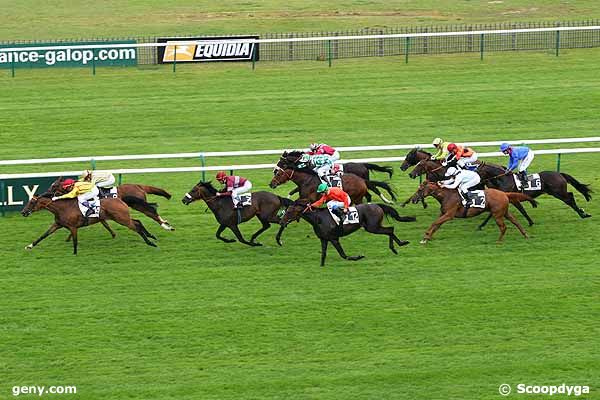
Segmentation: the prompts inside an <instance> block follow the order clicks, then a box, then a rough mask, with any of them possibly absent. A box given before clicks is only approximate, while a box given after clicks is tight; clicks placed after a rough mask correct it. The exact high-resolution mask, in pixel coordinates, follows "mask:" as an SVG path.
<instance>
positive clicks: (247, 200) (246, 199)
mask: <svg viewBox="0 0 600 400" xmlns="http://www.w3.org/2000/svg"><path fill="white" fill-rule="evenodd" d="M238 197H239V202H237V201H236V199H235V198H234V197H232V198H231V199H232V200H233V207H234V208H237V207H238V206H240V207H246V206H250V205H252V193H244V194H241V195H239V196H238Z"/></svg>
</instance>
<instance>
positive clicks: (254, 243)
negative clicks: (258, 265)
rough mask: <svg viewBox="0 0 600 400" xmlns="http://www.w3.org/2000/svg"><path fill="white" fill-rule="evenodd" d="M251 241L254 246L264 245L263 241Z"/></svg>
mask: <svg viewBox="0 0 600 400" xmlns="http://www.w3.org/2000/svg"><path fill="white" fill-rule="evenodd" d="M250 243H252V246H254V247H259V246H262V245H263V244H262V243H259V242H250Z"/></svg>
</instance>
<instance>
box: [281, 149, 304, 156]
mask: <svg viewBox="0 0 600 400" xmlns="http://www.w3.org/2000/svg"><path fill="white" fill-rule="evenodd" d="M283 154H284V157H286V156H293V157H300V156H302V154H304V152H303V151H300V150H292V151H286V152H285V153H283Z"/></svg>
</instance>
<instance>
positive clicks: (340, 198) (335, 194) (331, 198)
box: [310, 183, 350, 225]
mask: <svg viewBox="0 0 600 400" xmlns="http://www.w3.org/2000/svg"><path fill="white" fill-rule="evenodd" d="M317 193H322V196H321V198H320V199H319V200H317V201H315V202H314V203H312V204H311V205H310V206H311V207H320V206H321V205H322V204H323V203H325V202H327V208H328V209H329V211H331V212H332V213H333V214H335V215H337V216H338V217H339V218H340V225H341V223H342V222H343V216H344V214H346V213H347V212H348V207H350V196H349V195H348V193H346V192H344V190H343V189H340V188H338V187H329V186H327V184H326V183H321V184H320V185H319V186H318V187H317Z"/></svg>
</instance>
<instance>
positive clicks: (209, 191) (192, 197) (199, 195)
mask: <svg viewBox="0 0 600 400" xmlns="http://www.w3.org/2000/svg"><path fill="white" fill-rule="evenodd" d="M216 195H217V189H215V188H214V186H213V185H212V183H210V182H198V184H197V185H196V186H194V187H193V188H192V190H190V191H189V192H187V193H186V194H185V196H183V199H181V202H182V203H183V204H185V205H186V206H187V205H188V204H190V203H193V202H194V201H196V200H200V199H202V200H209V199H210V198H212V197H215V196H216Z"/></svg>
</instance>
